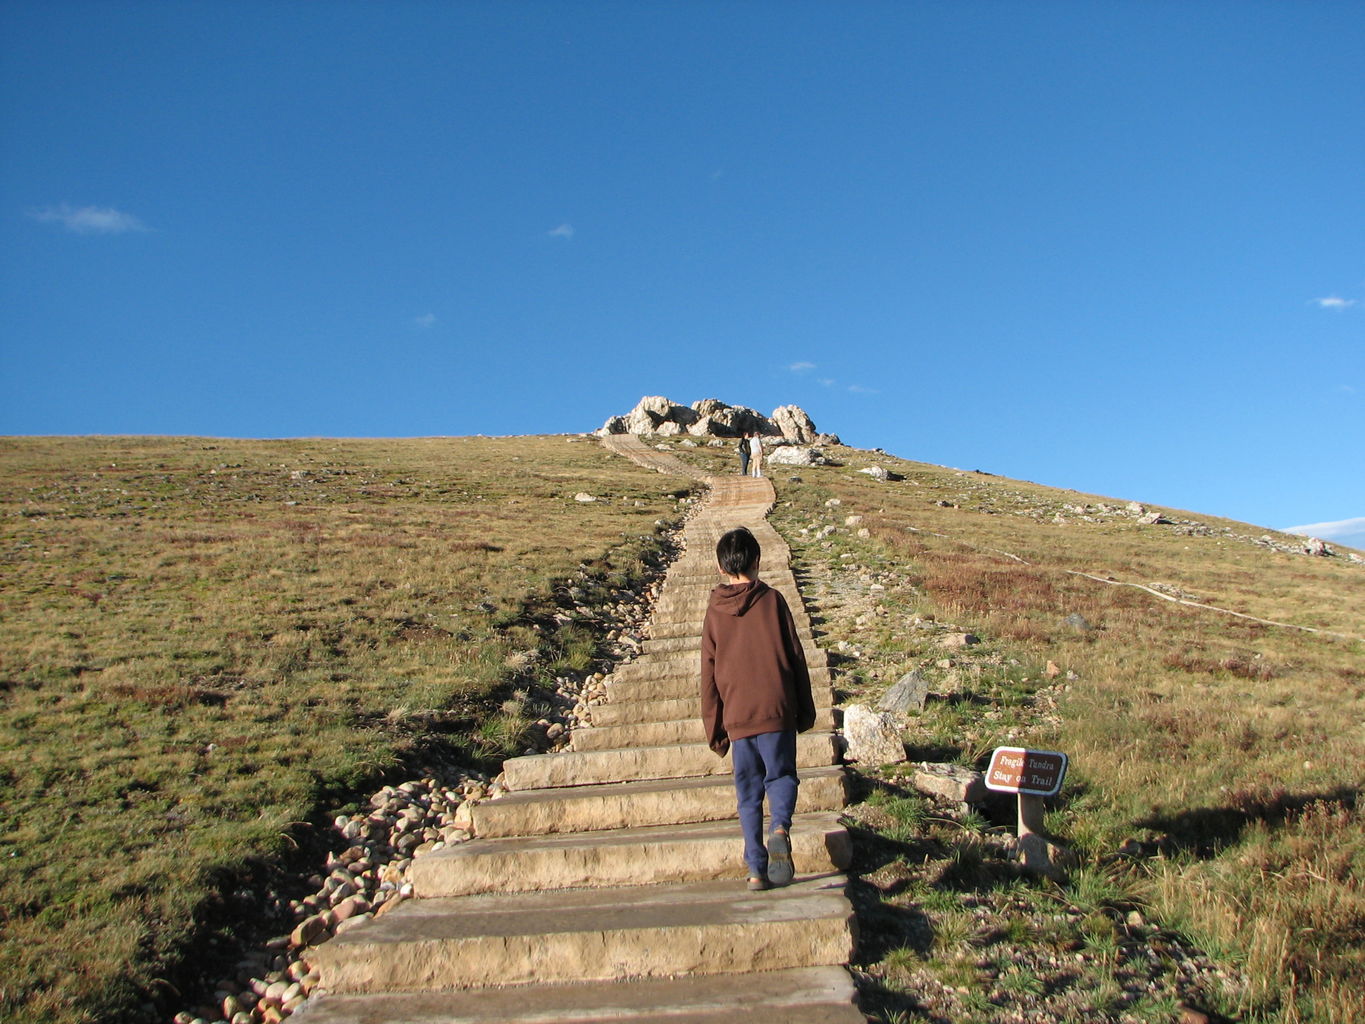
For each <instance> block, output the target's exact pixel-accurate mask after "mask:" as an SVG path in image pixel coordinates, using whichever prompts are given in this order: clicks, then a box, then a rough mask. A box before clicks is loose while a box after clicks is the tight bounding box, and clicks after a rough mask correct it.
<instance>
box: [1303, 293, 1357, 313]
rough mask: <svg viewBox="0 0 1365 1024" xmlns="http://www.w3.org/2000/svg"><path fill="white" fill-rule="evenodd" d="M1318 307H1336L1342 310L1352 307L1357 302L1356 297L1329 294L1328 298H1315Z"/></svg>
mask: <svg viewBox="0 0 1365 1024" xmlns="http://www.w3.org/2000/svg"><path fill="white" fill-rule="evenodd" d="M1313 302H1314V303H1316V304H1317V307H1318V309H1335V310H1337V311H1338V312H1340V311H1341V310H1343V309H1350V308H1351V307H1352V306H1354V305H1355V304H1356V300H1355V299H1343V298H1342V297H1341V296H1340V295H1328V296H1327V297H1326V298H1322V299H1314V300H1313Z"/></svg>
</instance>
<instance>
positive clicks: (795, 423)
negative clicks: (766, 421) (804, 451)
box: [771, 405, 815, 444]
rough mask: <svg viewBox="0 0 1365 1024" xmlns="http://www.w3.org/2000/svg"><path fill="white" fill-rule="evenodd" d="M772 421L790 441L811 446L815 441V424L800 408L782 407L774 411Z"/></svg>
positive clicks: (793, 406)
mask: <svg viewBox="0 0 1365 1024" xmlns="http://www.w3.org/2000/svg"><path fill="white" fill-rule="evenodd" d="M771 419H772V422H773V424H774V425H775V426H776V427H777V429H778V430H780V431H781V432H782V436H783V437H785V438H786V439H787V440H788V441H795V442H796V443H797V444H810V443H811V442H812V441H813V440H815V424H814V423H812V422H811V418H810V417H809V416H807V415H806V412H805V410H804V409H802V408H800V407H799V406H795V405H780V406H778V407H777V408H776V409H774V410H773V414H772V417H771Z"/></svg>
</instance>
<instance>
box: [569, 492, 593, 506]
mask: <svg viewBox="0 0 1365 1024" xmlns="http://www.w3.org/2000/svg"><path fill="white" fill-rule="evenodd" d="M573 500H574V501H581V502H583V503H584V504H585V505H586V504H588V503H589V502H593V501H596V500H597V499H596V498H594V497H593V496H592V495H591V494H588V493H587V492H586V491H579V492H578V493H577V494H575V495H574V496H573Z"/></svg>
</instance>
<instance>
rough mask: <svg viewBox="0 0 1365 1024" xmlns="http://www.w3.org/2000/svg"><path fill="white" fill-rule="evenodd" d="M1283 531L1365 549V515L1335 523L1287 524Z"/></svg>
mask: <svg viewBox="0 0 1365 1024" xmlns="http://www.w3.org/2000/svg"><path fill="white" fill-rule="evenodd" d="M1280 532H1281V533H1294V534H1298V535H1299V536H1300V537H1317V538H1318V539H1319V540H1327V541H1335V542H1336V543H1338V544H1345V545H1346V546H1347V547H1352V548H1361V549H1365V516H1360V517H1358V518H1356V519H1339V520H1337V521H1336V522H1334V523H1309V524H1308V525H1307V526H1286V527H1285V528H1284V529H1283V530H1281V531H1280Z"/></svg>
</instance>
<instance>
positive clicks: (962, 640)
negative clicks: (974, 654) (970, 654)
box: [938, 633, 981, 650]
mask: <svg viewBox="0 0 1365 1024" xmlns="http://www.w3.org/2000/svg"><path fill="white" fill-rule="evenodd" d="M980 642H981V638H980V637H979V636H977V635H976V634H975V633H944V634H943V635H942V636H941V637H939V638H938V645H939V646H940V647H946V648H948V649H949V650H954V649H956V648H960V647H972V646H974V645H976V644H979V643H980Z"/></svg>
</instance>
